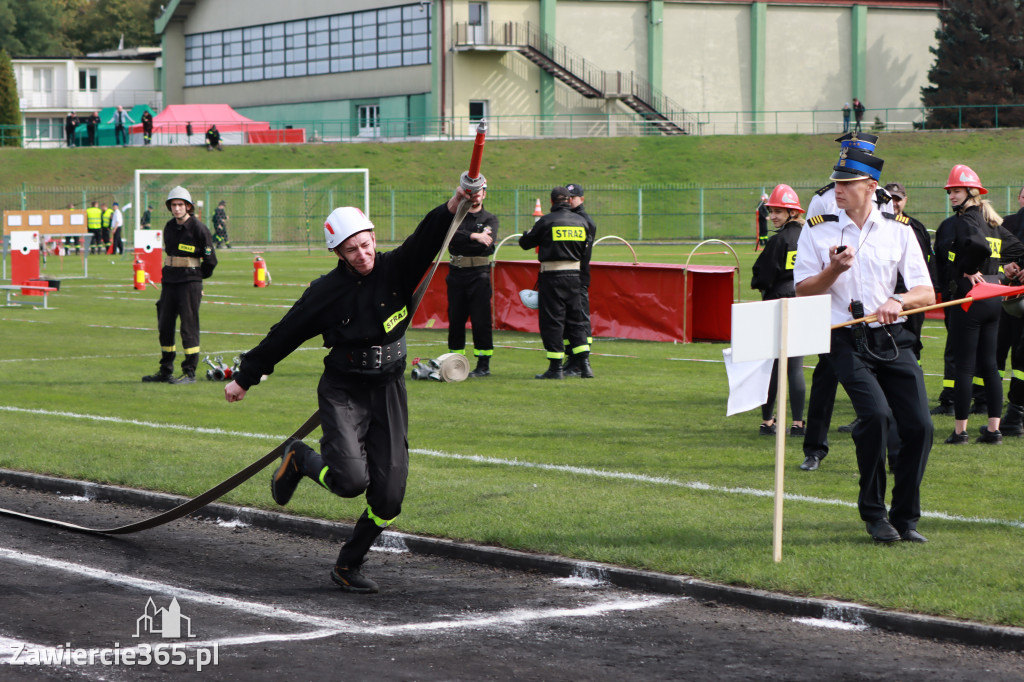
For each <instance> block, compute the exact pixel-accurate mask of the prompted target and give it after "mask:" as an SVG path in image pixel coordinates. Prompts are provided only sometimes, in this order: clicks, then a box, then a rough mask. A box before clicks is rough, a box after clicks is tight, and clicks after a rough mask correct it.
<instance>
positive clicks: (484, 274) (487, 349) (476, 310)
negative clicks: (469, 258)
mask: <svg viewBox="0 0 1024 682" xmlns="http://www.w3.org/2000/svg"><path fill="white" fill-rule="evenodd" d="M444 281H445V283H446V284H447V285H448V350H450V351H459V350H463V349H464V348H465V347H466V322H467V321H469V322H470V323H472V325H473V352H474V355H491V354H492V353H493V352H494V335H493V332H492V329H491V267H490V266H489V265H481V266H478V267H475V268H454V267H453V268H450V269H449V271H448V276H447V277H446V278H445V280H444Z"/></svg>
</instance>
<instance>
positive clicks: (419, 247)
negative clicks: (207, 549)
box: [224, 187, 473, 593]
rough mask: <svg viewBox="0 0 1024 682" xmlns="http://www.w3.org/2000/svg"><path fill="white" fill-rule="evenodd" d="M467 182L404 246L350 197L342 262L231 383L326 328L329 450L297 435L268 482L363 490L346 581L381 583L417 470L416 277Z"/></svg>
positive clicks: (373, 587)
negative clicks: (410, 372)
mask: <svg viewBox="0 0 1024 682" xmlns="http://www.w3.org/2000/svg"><path fill="white" fill-rule="evenodd" d="M472 200H473V197H472V195H471V194H470V192H468V191H466V190H464V189H462V188H461V187H460V188H459V189H457V190H456V193H455V195H454V196H453V197H452V198H451V199H449V200H448V202H447V203H444V204H441V205H440V206H437V207H436V208H434V209H433V210H431V211H430V212H429V213H427V215H426V216H425V217H424V218H423V220H422V221H421V222H420V224H419V226H418V227H417V228H416V230H415V231H414V232H413V233H412V235H411V236H409V237H408V238H407V239H406V240H405V241H404V242H403V243H402V244H401V245H400V246H398V247H397V248H395V249H393V250H392V251H389V252H387V253H378V252H377V251H376V247H377V240H376V237H375V236H374V232H373V223H371V222H370V221H369V220H368V219H367V218H366V216H365V215H363V212H362V211H360V210H359V209H357V208H353V207H351V206H346V207H343V208H337V209H335V210H334V211H332V212H331V214H330V215H329V216H328V217H327V220H326V222H325V223H324V238H325V240H326V242H327V248H328V249H329V250H331V251H332V252H333V253H334V255H335V256H337V258H338V266H337V267H336V268H334V270H332V271H331V272H330V273H329V274H327V275H324V276H323V277H320V278H319V279H317V280H315V281H314V282H313V283H312V284H310V285H309V288H308V289H307V290H306V291H305V293H303V294H302V297H301V298H300V299H299V300H298V302H297V303H296V304H295V305H294V306H292V308H291V309H290V310H289V311H288V312H287V313H285V315H284V317H283V318H281V320H280V321H279V322H278V323H277V324H275V325H274V326H273V327H271V328H270V331H269V332H268V333H267V336H266V338H264V339H263V340H262V341H261V342H260V343H259V345H257V346H256V348H254V349H253V350H251V351H249V352H248V353H245V354H244V355H243V356H242V363H241V366H240V367H239V369H238V371H237V372H235V374H234V379H233V380H232V381H231V382H230V383H229V384H228V385H227V386H226V387H225V388H224V397H225V399H227V401H228V402H232V403H233V402H238V401H239V400H242V399H243V398H245V396H246V393H247V392H248V390H249V389H250V388H251V387H252V386H253V385H255V384H257V383H259V381H260V377H261V376H262V375H264V374H270V373H271V372H273V371H274V367H275V366H276V365H277V364H278V363H280V362H281V361H282V360H284V359H285V358H286V357H287V356H288V355H289V354H291V353H292V352H293V351H294V350H295V349H296V348H298V346H299V345H300V344H301V343H303V341H305V340H307V339H310V338H312V337H314V336H316V335H323V337H324V344H325V345H326V346H327V347H329V348H330V349H331V352H330V353H329V354H328V355H327V357H326V358H324V373H323V376H321V377H320V384H319V386H318V388H317V397H318V401H319V409H320V417H321V428H322V430H323V436H322V437H321V438H320V446H321V452H316V451H315V450H313V448H311V447H309V446H308V445H306V444H305V443H303V442H302V441H300V440H293V441H291V442H289V443H288V444H286V446H285V454H284V456H283V457H282V458H281V464H280V465H279V466H278V468H277V471H276V472H275V473H274V475H273V477H272V479H271V483H270V491H271V495H272V496H273V498H274V501H275V502H277V503H278V504H280V505H285V504H288V502H289V501H290V500H291V498H292V495H293V493H294V492H295V489H296V487H297V486H298V485H299V482H300V481H302V479H303V478H304V477H306V478H310V479H312V480H313V481H315V482H316V483H317V484H318V485H320V486H323V487H324V488H326V489H327V490H329V491H330V492H331V493H333V494H335V495H337V496H339V497H346V498H351V497H358V496H360V495H362V494H363V493H364V492H365V493H366V509H365V511H364V512H363V513H362V515H361V516H360V517H359V519H358V520H357V521H356V523H355V527H354V528H353V529H352V531H351V533H350V534H349V536H348V539H347V540H346V541H345V544H344V546H342V548H341V551H340V552H339V553H338V559H337V561H336V562H335V565H334V568H333V569H332V570H331V580H332V581H334V583H336V584H337V585H338V586H339V587H340V588H341V589H342V590H345V591H347V592H356V593H372V592H377V591H378V589H379V588H378V586H377V583H376V582H374V581H373V580H371V579H370V578H367V577H366V576H364V575H363V573H362V570H361V566H362V565H363V563H364V562H365V560H366V555H367V554H368V553H369V551H370V547H371V545H372V544H373V542H374V541H375V540H376V539H377V537H378V536H380V534H381V533H382V532H383V531H384V529H385V528H387V527H388V526H389V525H391V524H392V523H394V521H395V519H396V518H397V517H398V515H399V514H400V513H401V511H402V501H403V500H404V498H405V488H406V482H407V479H408V475H409V405H408V398H407V396H406V389H405V378H404V373H405V366H406V364H405V355H406V346H405V333H406V330H407V329H408V327H409V323H410V322H411V321H412V317H413V314H414V313H415V310H413V309H412V306H413V296H414V291H415V289H416V285H417V284H418V283H419V281H420V280H421V279H422V278H423V276H424V274H425V273H426V272H427V270H428V269H429V268H430V264H431V261H432V260H433V258H434V256H435V255H436V254H437V253H438V251H439V250H440V249H441V247H442V245H443V243H444V238H445V235H446V234H447V232H448V227H449V225H450V224H451V221H452V216H453V214H455V213H456V211H457V210H458V206H459V203H460V201H472Z"/></svg>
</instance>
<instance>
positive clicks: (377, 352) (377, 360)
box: [369, 346, 384, 369]
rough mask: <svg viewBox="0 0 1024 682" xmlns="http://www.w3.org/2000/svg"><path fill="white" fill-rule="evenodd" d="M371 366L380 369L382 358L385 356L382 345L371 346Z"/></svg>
mask: <svg viewBox="0 0 1024 682" xmlns="http://www.w3.org/2000/svg"><path fill="white" fill-rule="evenodd" d="M369 350H370V353H371V355H370V368H371V369H380V365H381V358H382V357H383V355H384V353H383V350H384V349H383V348H382V347H381V346H370V348H369Z"/></svg>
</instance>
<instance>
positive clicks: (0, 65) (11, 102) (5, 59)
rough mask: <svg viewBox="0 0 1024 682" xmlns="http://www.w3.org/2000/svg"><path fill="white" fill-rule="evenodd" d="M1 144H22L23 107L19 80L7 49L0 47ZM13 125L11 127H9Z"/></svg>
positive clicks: (5, 145) (14, 145)
mask: <svg viewBox="0 0 1024 682" xmlns="http://www.w3.org/2000/svg"><path fill="white" fill-rule="evenodd" d="M0 126H2V127H0V146H3V147H20V146H21V107H20V106H19V105H18V82H17V81H16V80H15V79H14V65H13V64H11V57H10V55H8V54H7V50H5V49H3V48H0ZM8 126H11V127H8Z"/></svg>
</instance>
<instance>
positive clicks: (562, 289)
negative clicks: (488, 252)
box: [519, 204, 590, 360]
mask: <svg viewBox="0 0 1024 682" xmlns="http://www.w3.org/2000/svg"><path fill="white" fill-rule="evenodd" d="M588 227H589V226H588V224H587V219H586V218H584V217H583V216H582V215H580V214H578V213H576V212H575V211H573V210H572V208H570V207H569V205H568V204H560V205H558V206H556V207H554V209H553V210H552V211H551V213H548V214H547V215H544V216H541V217H540V218H539V219H538V220H537V222H535V223H534V224H533V227H532V228H530V231H529V232H527V233H526V234H524V235H522V236H521V237H520V238H519V246H520V247H522V248H523V249H532V248H533V247H535V246H536V247H539V250H538V253H537V259H538V260H539V261H540V263H541V274H540V277H539V278H538V288H537V291H538V294H539V299H540V310H539V315H538V325H539V326H540V336H541V341H542V342H543V343H544V350H545V351H547V357H548V359H549V360H556V359H561V358H563V357H565V351H564V346H563V343H562V334H563V329H564V331H565V336H566V337H567V338H568V339H569V348H570V350H571V351H572V352H573V353H582V352H589V351H590V346H589V345H588V344H587V329H586V326H587V325H586V320H585V319H584V315H583V305H582V300H581V298H580V289H581V284H580V269H579V268H580V262H581V261H582V260H583V259H584V257H585V255H586V251H587V233H588ZM549 268H559V269H549Z"/></svg>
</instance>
